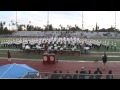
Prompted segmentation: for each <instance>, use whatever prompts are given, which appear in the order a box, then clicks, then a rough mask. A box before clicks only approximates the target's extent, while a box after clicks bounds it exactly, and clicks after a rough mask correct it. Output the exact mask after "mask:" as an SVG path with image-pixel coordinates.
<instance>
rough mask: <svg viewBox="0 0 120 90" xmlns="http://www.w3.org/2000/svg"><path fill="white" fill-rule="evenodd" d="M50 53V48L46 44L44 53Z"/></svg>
mask: <svg viewBox="0 0 120 90" xmlns="http://www.w3.org/2000/svg"><path fill="white" fill-rule="evenodd" d="M47 51H48V46H47V44H45V52H44V53H46V52H47Z"/></svg>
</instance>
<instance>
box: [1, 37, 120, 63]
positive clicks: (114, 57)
mask: <svg viewBox="0 0 120 90" xmlns="http://www.w3.org/2000/svg"><path fill="white" fill-rule="evenodd" d="M10 39H16V38H0V41H2V40H10ZM17 39H19V38H17ZM96 40H99V41H109V42H110V43H111V42H113V43H116V45H117V50H116V51H115V50H111V49H109V50H105V49H104V48H101V49H100V50H97V49H92V50H91V51H90V54H89V55H84V56H82V55H80V56H74V55H73V56H57V59H58V60H77V61H93V60H95V59H98V60H101V56H102V55H103V52H104V51H105V52H106V53H107V54H108V60H110V61H120V40H119V39H96ZM7 49H8V48H2V47H1V46H0V57H7V54H6V50H7ZM9 49H14V50H15V52H16V53H17V52H22V51H19V50H18V51H17V49H16V48H9ZM16 53H14V54H12V58H24V59H38V60H39V59H42V55H34V54H24V53H23V54H21V53H20V54H16ZM92 55H94V56H92Z"/></svg>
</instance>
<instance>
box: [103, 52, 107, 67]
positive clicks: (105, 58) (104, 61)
mask: <svg viewBox="0 0 120 90" xmlns="http://www.w3.org/2000/svg"><path fill="white" fill-rule="evenodd" d="M102 60H103V65H102V66H103V69H105V65H106V63H107V55H106V53H105V52H104V55H103V57H102Z"/></svg>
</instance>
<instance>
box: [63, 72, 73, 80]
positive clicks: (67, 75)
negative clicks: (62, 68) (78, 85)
mask: <svg viewBox="0 0 120 90" xmlns="http://www.w3.org/2000/svg"><path fill="white" fill-rule="evenodd" d="M64 79H72V76H71V75H70V74H69V71H68V72H67V74H65V76H64Z"/></svg>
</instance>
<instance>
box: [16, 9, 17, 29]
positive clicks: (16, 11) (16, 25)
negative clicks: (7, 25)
mask: <svg viewBox="0 0 120 90" xmlns="http://www.w3.org/2000/svg"><path fill="white" fill-rule="evenodd" d="M16 31H17V11H16Z"/></svg>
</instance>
